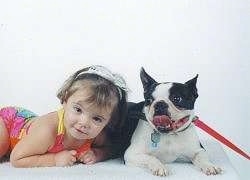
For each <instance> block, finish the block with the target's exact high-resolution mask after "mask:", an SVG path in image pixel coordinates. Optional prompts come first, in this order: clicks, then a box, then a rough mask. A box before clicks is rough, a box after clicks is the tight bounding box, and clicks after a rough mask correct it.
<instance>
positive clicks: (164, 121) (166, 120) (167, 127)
mask: <svg viewBox="0 0 250 180" xmlns="http://www.w3.org/2000/svg"><path fill="white" fill-rule="evenodd" d="M153 124H154V125H155V127H156V129H157V130H158V131H160V132H163V133H164V132H165V133H166V132H169V131H172V130H173V127H172V124H173V121H172V120H171V119H170V117H169V116H167V115H157V116H154V118H153Z"/></svg>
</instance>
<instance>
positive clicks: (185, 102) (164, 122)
mask: <svg viewBox="0 0 250 180" xmlns="http://www.w3.org/2000/svg"><path fill="white" fill-rule="evenodd" d="M140 77H141V81H142V84H143V89H144V98H145V107H144V113H145V116H146V119H147V121H149V123H150V124H151V125H152V126H153V127H154V129H156V130H158V131H159V132H161V133H169V132H176V131H177V130H178V129H181V128H183V125H184V124H186V122H187V121H190V118H188V117H189V116H191V115H193V110H194V104H195V100H196V98H197V97H198V93H197V88H196V81H197V78H198V75H196V76H195V77H194V78H193V79H191V80H189V81H187V82H185V83H184V84H182V83H175V82H164V83H158V82H157V81H155V80H154V79H153V78H152V77H150V76H149V75H148V74H147V73H146V72H145V70H144V69H143V68H142V69H141V73H140Z"/></svg>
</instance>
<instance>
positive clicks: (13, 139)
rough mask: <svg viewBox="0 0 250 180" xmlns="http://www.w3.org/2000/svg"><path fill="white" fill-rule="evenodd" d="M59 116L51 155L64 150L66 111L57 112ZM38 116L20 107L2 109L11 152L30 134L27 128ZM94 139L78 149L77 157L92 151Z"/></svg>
mask: <svg viewBox="0 0 250 180" xmlns="http://www.w3.org/2000/svg"><path fill="white" fill-rule="evenodd" d="M57 115H58V120H59V122H58V127H57V136H56V139H55V143H54V145H53V146H52V147H51V148H50V149H49V150H48V152H51V153H57V152H60V151H62V150H64V146H63V139H64V133H65V128H64V123H63V119H64V110H63V109H60V110H58V111H57ZM36 116H37V115H36V114H35V113H33V112H31V111H29V110H27V109H24V108H20V107H5V108H2V109H0V117H1V118H2V119H3V121H4V123H5V126H6V127H7V130H8V133H9V136H10V148H11V150H12V149H13V148H14V146H15V145H16V144H17V143H18V141H19V140H20V139H21V138H22V137H23V136H24V135H26V134H27V133H28V130H29V127H30V125H31V123H30V124H29V125H28V126H25V125H26V124H27V122H29V121H30V120H31V119H32V118H34V117H36ZM92 142H93V139H87V140H86V142H85V143H84V144H83V145H82V146H81V147H79V148H78V149H76V151H77V155H76V156H77V157H78V156H79V155H80V154H82V153H85V152H87V151H88V150H90V148H91V144H92Z"/></svg>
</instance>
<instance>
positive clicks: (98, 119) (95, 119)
mask: <svg viewBox="0 0 250 180" xmlns="http://www.w3.org/2000/svg"><path fill="white" fill-rule="evenodd" d="M93 120H94V121H95V122H98V123H101V122H102V119H101V118H99V117H93Z"/></svg>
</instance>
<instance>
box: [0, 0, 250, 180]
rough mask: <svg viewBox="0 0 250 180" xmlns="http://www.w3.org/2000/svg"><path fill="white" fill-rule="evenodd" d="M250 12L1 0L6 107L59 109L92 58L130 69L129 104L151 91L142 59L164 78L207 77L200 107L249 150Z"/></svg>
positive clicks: (226, 5) (201, 5)
mask: <svg viewBox="0 0 250 180" xmlns="http://www.w3.org/2000/svg"><path fill="white" fill-rule="evenodd" d="M249 19H250V2H249V1H247V0H221V1H217V0H204V1H194V0H179V1H170V0H152V1H150V0H141V1H136V0H127V1H118V0H105V1H101V0H100V1H97V0H92V1H67V0H60V1H59V0H58V1H47V0H43V1H38V0H36V1H32V0H14V1H13V0H9V1H5V2H3V1H1V2H0V83H1V84H0V106H5V105H19V106H23V107H26V108H29V109H31V110H33V111H34V112H37V113H38V114H43V113H46V112H49V111H54V110H55V109H56V108H57V107H58V106H59V101H58V100H57V99H56V96H55V94H56V91H57V89H58V88H59V87H60V85H61V84H62V83H63V81H64V80H65V79H66V78H67V77H68V76H69V75H70V74H71V73H73V72H74V71H75V70H77V69H78V68H81V67H85V66H88V65H91V64H101V65H105V66H107V67H109V68H110V69H112V70H113V71H116V72H119V73H120V74H121V75H123V76H124V77H125V79H126V80H127V83H128V85H129V87H130V89H131V90H132V92H131V93H130V94H129V100H130V101H140V100H142V98H143V96H142V86H141V83H140V79H139V70H140V67H141V66H144V68H145V69H146V71H147V72H148V73H149V74H151V75H152V76H153V77H154V78H155V79H157V80H159V81H178V82H179V81H180V82H185V81H186V80H189V79H191V78H193V77H194V76H195V75H196V74H199V78H198V84H197V86H198V90H199V94H200V96H199V98H198V100H197V103H196V112H197V114H198V115H199V116H200V117H201V118H202V119H203V120H204V121H205V122H207V123H208V124H209V125H211V126H212V127H214V128H215V129H217V130H218V131H219V132H221V133H222V134H224V135H225V136H226V137H228V138H229V139H231V140H232V141H233V142H235V143H236V144H237V145H239V146H240V147H242V148H244V149H245V150H246V151H248V152H249V151H250V141H249V139H250V133H249V128H250V123H249V122H250V121H249V119H250V111H249V107H250V77H249V73H248V72H249V69H250V62H249V57H250V21H249ZM200 135H201V136H204V137H207V138H209V137H208V136H207V135H205V134H204V133H200ZM225 151H226V152H227V154H228V156H229V158H230V160H231V162H232V164H233V165H234V167H235V169H236V170H237V171H238V172H239V175H240V177H241V178H242V179H247V177H250V175H249V169H250V166H249V165H250V164H249V161H247V160H245V159H244V158H242V157H240V156H238V155H236V154H235V153H234V152H232V151H231V150H229V149H228V148H225Z"/></svg>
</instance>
